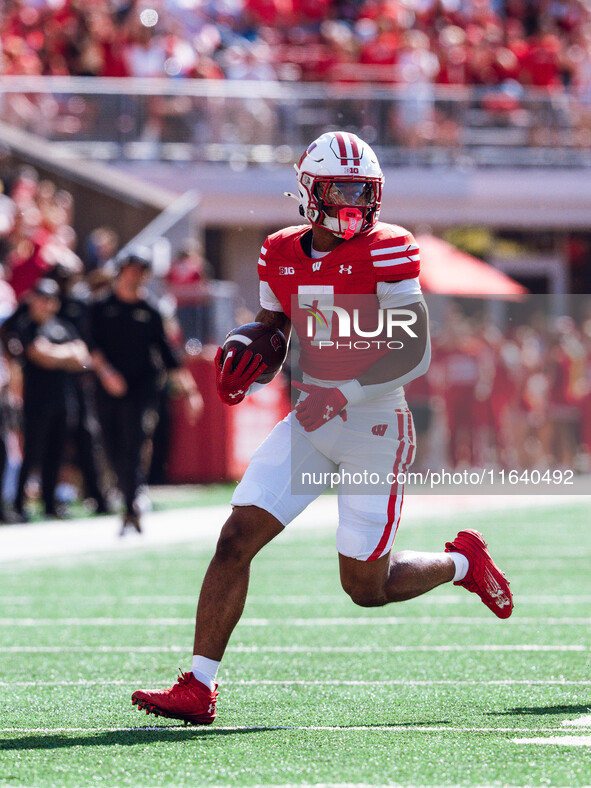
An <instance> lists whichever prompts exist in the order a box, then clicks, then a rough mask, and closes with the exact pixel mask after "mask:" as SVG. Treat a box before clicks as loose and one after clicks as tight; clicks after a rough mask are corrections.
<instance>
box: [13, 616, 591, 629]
mask: <svg viewBox="0 0 591 788" xmlns="http://www.w3.org/2000/svg"><path fill="white" fill-rule="evenodd" d="M492 621H493V618H492V614H491V615H490V616H446V617H445V618H442V617H441V616H379V617H378V616H376V617H375V618H368V617H362V616H360V617H359V618H354V617H350V618H347V617H342V618H285V617H283V618H248V617H246V618H242V619H241V620H240V622H239V624H238V626H242V627H285V626H287V627H353V626H358V627H379V626H397V625H402V624H421V625H423V624H425V625H426V624H444V625H445V626H449V625H458V626H474V625H477V624H490V623H491V622H492ZM514 621H518V622H519V624H536V625H538V626H539V625H540V621H543V625H544V627H549V626H551V627H557V626H587V625H591V617H566V616H565V617H564V618H544V619H540V618H537V617H535V616H533V617H532V616H519V618H518V619H517V618H516V619H514ZM189 624H191V625H194V624H195V619H194V618H192V617H191V618H188V617H187V618H112V617H109V616H101V617H97V618H0V627H44V626H48V627H49V626H50V627H56V626H57V627H131V626H143V627H176V626H186V625H189Z"/></svg>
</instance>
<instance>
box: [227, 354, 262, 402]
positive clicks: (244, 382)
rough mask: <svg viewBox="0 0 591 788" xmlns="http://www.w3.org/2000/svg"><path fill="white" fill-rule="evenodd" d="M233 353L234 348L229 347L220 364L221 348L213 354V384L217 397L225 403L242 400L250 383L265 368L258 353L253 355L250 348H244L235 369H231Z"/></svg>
mask: <svg viewBox="0 0 591 788" xmlns="http://www.w3.org/2000/svg"><path fill="white" fill-rule="evenodd" d="M235 355H236V350H235V349H234V348H230V350H228V353H227V355H226V358H225V359H224V363H223V364H222V349H221V347H219V348H218V352H217V353H216V356H215V385H216V388H217V390H218V397H219V398H220V399H221V401H222V402H225V403H226V405H238V403H239V402H242V400H243V399H244V397H245V396H246V392H247V391H248V389H249V388H250V386H251V384H252V383H254V381H255V380H256V379H257V378H258V377H259V375H262V374H263V372H264V371H265V370H266V369H267V365H266V364H263V357H262V356H261V355H260V354H257V355H256V356H254V357H253V354H252V352H251V351H250V350H245V351H244V353H243V354H242V356H241V357H240V360H239V361H238V364H237V365H236V369H235V370H234V371H232V360H233V358H234V356H235Z"/></svg>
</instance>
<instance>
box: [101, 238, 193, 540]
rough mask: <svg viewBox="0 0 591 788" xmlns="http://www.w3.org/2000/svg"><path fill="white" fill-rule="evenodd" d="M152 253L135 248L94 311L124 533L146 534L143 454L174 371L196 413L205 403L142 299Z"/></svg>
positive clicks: (107, 439)
mask: <svg viewBox="0 0 591 788" xmlns="http://www.w3.org/2000/svg"><path fill="white" fill-rule="evenodd" d="M150 268H151V259H150V252H149V250H146V249H143V248H142V249H135V250H133V251H131V252H129V253H127V254H126V255H125V256H124V257H122V259H121V260H120V261H119V269H118V273H117V276H116V278H115V281H114V283H113V286H112V291H111V293H110V294H109V295H107V296H106V297H105V298H103V299H102V300H100V301H98V302H97V303H95V304H93V306H92V308H91V315H90V317H91V320H90V329H91V337H92V339H91V350H92V357H93V360H94V368H95V372H96V374H97V376H98V379H99V382H100V384H101V385H100V386H99V387H98V392H97V405H98V413H99V420H100V422H101V426H102V430H103V440H104V443H105V448H106V450H107V454H108V456H109V459H110V461H111V464H112V467H113V470H114V472H115V474H116V476H117V481H118V485H119V489H120V490H121V492H122V493H123V496H124V499H125V514H124V517H123V526H122V529H121V534H123V533H124V532H125V531H126V529H127V528H128V527H131V528H134V529H135V530H137V531H138V532H139V531H141V525H140V511H139V508H138V505H137V497H138V490H139V488H140V487H141V485H142V484H144V483H145V480H146V471H147V468H146V461H145V460H146V458H145V452H144V453H143V454H144V456H142V449H143V447H144V445H145V443H146V440H148V439H149V438H151V437H152V434H153V432H154V429H155V427H156V421H157V402H158V395H159V392H160V391H161V389H162V387H163V385H164V383H165V379H166V373H167V372H168V373H169V374H170V376H171V378H172V381H173V383H174V385H175V388H176V389H177V390H178V391H179V392H180V393H181V394H182V395H184V396H186V397H187V398H188V401H189V403H190V406H191V407H192V409H193V411H194V412H196V411H197V410H199V409H200V396H199V394H198V391H197V387H196V384H195V381H194V380H193V378H192V376H191V374H190V373H189V371H188V370H186V369H182V368H181V366H180V361H179V359H178V358H177V356H176V355H175V353H174V352H173V350H172V348H171V346H170V344H169V342H168V340H167V338H166V335H165V333H164V326H163V323H162V317H161V316H160V313H159V311H158V310H157V309H156V308H155V306H154V305H153V304H151V303H150V302H149V301H148V300H146V298H144V287H145V284H146V282H147V279H148V277H149V275H150Z"/></svg>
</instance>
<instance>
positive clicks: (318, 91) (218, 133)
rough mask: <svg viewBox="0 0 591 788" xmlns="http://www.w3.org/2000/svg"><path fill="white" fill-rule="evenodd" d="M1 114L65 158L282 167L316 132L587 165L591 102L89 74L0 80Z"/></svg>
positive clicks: (499, 159) (465, 161) (448, 159)
mask: <svg viewBox="0 0 591 788" xmlns="http://www.w3.org/2000/svg"><path fill="white" fill-rule="evenodd" d="M0 119H1V120H4V121H5V122H8V123H10V124H12V125H13V126H16V127H18V128H23V129H26V130H27V131H31V132H34V133H36V134H38V135H40V136H42V137H44V138H45V139H47V140H50V141H52V142H54V143H55V144H56V145H58V146H59V147H60V148H61V149H62V150H63V153H64V155H65V156H78V157H81V158H86V157H92V158H94V159H100V158H103V159H106V160H120V159H132V160H138V159H146V160H170V161H210V162H218V161H219V162H230V163H231V164H233V165H234V166H235V167H237V168H239V167H241V166H247V165H248V164H251V163H254V164H287V163H291V162H292V161H293V160H294V158H297V157H298V156H299V155H300V153H301V150H302V149H303V147H304V146H305V145H306V144H307V143H308V142H309V141H310V140H311V139H313V138H314V137H315V136H317V135H318V134H319V133H321V132H322V131H325V130H327V129H330V128H333V129H334V128H339V127H341V128H346V129H349V130H352V131H356V132H358V133H359V134H360V135H361V136H362V137H364V138H365V139H367V140H368V141H369V142H370V143H374V145H375V148H376V150H377V151H378V153H379V155H380V158H381V160H382V162H383V163H384V164H385V165H397V164H398V165H400V164H402V165H404V164H414V165H424V166H434V165H437V166H441V165H446V164H449V165H458V164H460V165H466V166H523V167H526V166H534V167H539V166H562V167H569V166H570V167H590V166H591V98H590V96H589V95H586V94H585V95H577V94H576V93H575V92H573V91H570V92H569V91H566V90H564V91H555V92H550V91H546V90H542V89H534V88H530V89H525V88H524V87H523V86H521V85H519V84H518V83H517V82H505V83H503V84H501V85H499V86H494V87H456V86H435V85H432V84H430V83H428V82H420V83H411V84H408V85H400V84H393V85H385V84H375V85H368V84H364V83H354V82H344V81H343V82H332V83H289V82H253V81H234V80H189V79H185V80H170V79H136V78H96V77H17V76H4V77H2V80H0Z"/></svg>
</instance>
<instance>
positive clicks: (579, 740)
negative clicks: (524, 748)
mask: <svg viewBox="0 0 591 788" xmlns="http://www.w3.org/2000/svg"><path fill="white" fill-rule="evenodd" d="M511 741H512V742H513V744H554V745H556V744H558V745H559V746H561V747H591V736H564V735H563V736H534V737H533V738H531V739H511Z"/></svg>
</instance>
